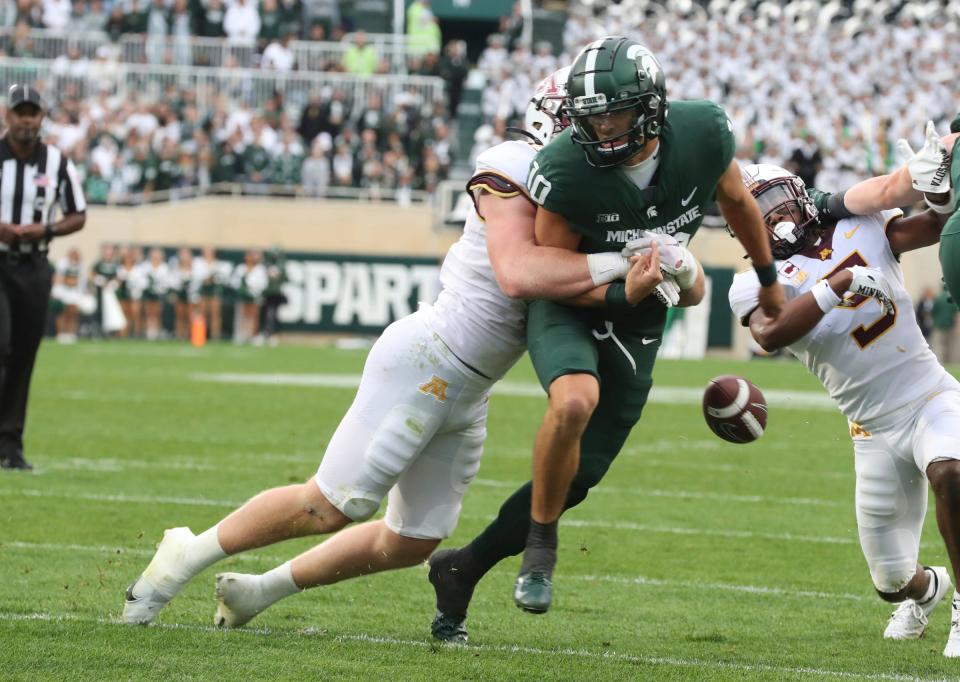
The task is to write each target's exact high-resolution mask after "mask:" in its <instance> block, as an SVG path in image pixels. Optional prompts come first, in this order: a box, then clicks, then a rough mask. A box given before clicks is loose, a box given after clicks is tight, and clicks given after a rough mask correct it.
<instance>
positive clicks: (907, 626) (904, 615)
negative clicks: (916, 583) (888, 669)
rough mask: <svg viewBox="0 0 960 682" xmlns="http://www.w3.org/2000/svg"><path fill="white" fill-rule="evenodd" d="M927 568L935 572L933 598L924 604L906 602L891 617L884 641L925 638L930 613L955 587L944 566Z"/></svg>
mask: <svg viewBox="0 0 960 682" xmlns="http://www.w3.org/2000/svg"><path fill="white" fill-rule="evenodd" d="M927 568H929V569H930V570H931V571H933V580H934V581H935V585H934V593H933V596H932V597H930V599H928V600H927V601H926V602H924V603H923V604H921V603H919V602H916V601H914V600H913V599H906V600H904V601H903V603H901V604H900V606H898V607H897V610H896V611H894V612H893V614H892V615H891V616H890V622H889V623H887V629H886V630H884V631H883V638H884V639H919V638H921V637H923V633H924V631H925V630H926V629H927V622H928V619H929V617H930V613H931V612H932V611H933V609H934V607H936V605H937V604H939V603H940V602H942V601H943V598H944V597H945V596H947V592H949V591H950V588H951V587H953V583H952V582H951V581H950V574H949V573H947V569H946V568H944V567H943V566H927Z"/></svg>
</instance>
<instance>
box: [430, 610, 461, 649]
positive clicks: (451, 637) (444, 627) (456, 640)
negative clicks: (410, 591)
mask: <svg viewBox="0 0 960 682" xmlns="http://www.w3.org/2000/svg"><path fill="white" fill-rule="evenodd" d="M466 621H467V617H466V616H463V617H459V616H445V615H444V614H442V613H440V612H439V611H437V615H436V616H434V617H433V622H432V623H431V624H430V632H431V634H433V638H434V639H438V640H440V641H441V642H446V643H448V644H466V643H467V623H466Z"/></svg>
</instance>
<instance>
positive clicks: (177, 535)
mask: <svg viewBox="0 0 960 682" xmlns="http://www.w3.org/2000/svg"><path fill="white" fill-rule="evenodd" d="M193 538H194V535H193V532H192V531H191V530H190V529H189V528H171V529H168V530H165V531H164V532H163V540H161V541H160V544H159V545H157V553H156V554H154V555H153V559H151V560H150V564H149V565H148V566H147V569H146V570H145V571H144V572H143V573H142V574H141V575H140V577H139V578H137V579H136V580H135V581H134V582H133V584H132V585H130V587H128V588H127V594H126V601H124V604H123V622H124V623H132V624H136V625H149V624H150V623H152V622H153V621H154V619H155V618H156V617H157V614H158V613H160V610H161V609H162V608H163V607H164V606H166V605H167V602H169V601H170V600H171V599H173V598H174V597H176V596H177V594H178V593H179V592H180V590H181V589H182V588H183V586H184V585H186V584H187V581H188V580H190V578H191V577H192V576H191V575H190V572H189V571H188V570H187V568H186V565H185V562H184V555H185V553H186V547H187V544H188V543H189V542H190V541H191V540H193Z"/></svg>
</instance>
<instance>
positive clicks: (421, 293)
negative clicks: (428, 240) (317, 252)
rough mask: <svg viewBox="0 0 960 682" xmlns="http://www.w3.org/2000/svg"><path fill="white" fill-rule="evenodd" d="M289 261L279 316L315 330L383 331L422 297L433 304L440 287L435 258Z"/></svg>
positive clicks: (283, 319)
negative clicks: (403, 260)
mask: <svg viewBox="0 0 960 682" xmlns="http://www.w3.org/2000/svg"><path fill="white" fill-rule="evenodd" d="M353 258H356V257H353ZM286 266H287V267H286V269H287V280H288V281H287V282H286V283H285V284H284V285H283V293H284V294H285V295H286V297H287V302H286V304H284V305H283V306H282V307H281V308H280V312H279V317H280V321H281V322H283V323H285V324H288V325H292V326H294V327H298V326H299V327H303V328H305V329H310V330H316V331H336V330H338V329H342V330H344V331H348V330H352V331H359V330H361V329H360V328H364V329H366V330H370V331H378V330H381V329H383V328H384V327H386V326H387V325H388V324H390V323H391V322H392V321H393V320H396V319H399V318H401V317H404V316H406V315H409V314H410V313H411V312H413V311H414V310H415V309H416V305H417V302H418V301H424V302H427V303H432V302H433V301H434V300H435V299H436V296H437V292H438V290H439V276H440V267H439V265H437V264H435V263H417V262H377V261H376V260H375V259H374V258H371V259H370V260H369V261H365V262H364V261H357V260H353V259H351V260H346V259H344V260H339V259H330V260H319V259H318V260H295V259H290V260H288V261H287V264H286Z"/></svg>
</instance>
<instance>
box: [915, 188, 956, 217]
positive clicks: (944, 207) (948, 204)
mask: <svg viewBox="0 0 960 682" xmlns="http://www.w3.org/2000/svg"><path fill="white" fill-rule="evenodd" d="M923 200H924V201H925V202H926V203H927V206H929V207H930V208H931V209H932V210H934V211H936V212H937V213H943V214H945V215H946V214H950V213H953V209H954V204H955V203H956V197H955V196H954V194H953V187H951V188H950V192H949V194H948V195H947V200H946V201H945V202H944V203H942V204H935V203H933V202H932V201H930V199H929V197H927V195H926V193H924V195H923Z"/></svg>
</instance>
